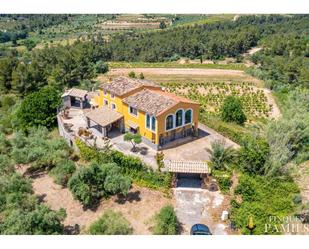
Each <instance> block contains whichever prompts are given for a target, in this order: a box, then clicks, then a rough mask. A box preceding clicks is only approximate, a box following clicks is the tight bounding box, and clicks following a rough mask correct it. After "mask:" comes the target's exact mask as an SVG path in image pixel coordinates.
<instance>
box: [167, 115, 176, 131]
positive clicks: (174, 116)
mask: <svg viewBox="0 0 309 249" xmlns="http://www.w3.org/2000/svg"><path fill="white" fill-rule="evenodd" d="M169 116H172V117H173V127H172V128H171V129H167V126H166V120H167V118H168V117H169ZM175 122H176V115H175V114H174V113H169V114H167V115H166V116H165V119H164V126H165V131H171V130H174V129H175V125H176V123H175Z"/></svg>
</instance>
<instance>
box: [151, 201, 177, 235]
mask: <svg viewBox="0 0 309 249" xmlns="http://www.w3.org/2000/svg"><path fill="white" fill-rule="evenodd" d="M178 232H179V222H178V220H177V216H176V213H175V211H174V208H173V207H172V206H165V207H163V208H161V210H160V212H159V213H158V214H156V215H155V225H154V230H153V233H154V234H157V235H175V234H178Z"/></svg>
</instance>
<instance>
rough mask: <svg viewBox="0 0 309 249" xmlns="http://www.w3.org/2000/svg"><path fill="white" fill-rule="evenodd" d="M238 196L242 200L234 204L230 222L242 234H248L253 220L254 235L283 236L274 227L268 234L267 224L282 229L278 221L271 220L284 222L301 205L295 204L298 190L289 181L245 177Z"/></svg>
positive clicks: (240, 180) (241, 178)
mask: <svg viewBox="0 0 309 249" xmlns="http://www.w3.org/2000/svg"><path fill="white" fill-rule="evenodd" d="M235 193H236V194H238V195H240V196H241V199H242V202H241V203H237V202H236V201H233V202H232V212H231V219H232V220H234V221H235V222H236V225H237V227H238V228H240V230H241V232H242V233H243V234H249V230H248V229H247V228H246V226H247V224H248V219H249V217H250V216H252V217H253V220H254V224H255V225H256V229H254V231H253V232H254V234H278V233H280V232H278V231H276V230H275V229H274V227H273V226H272V228H271V229H268V230H267V231H265V224H271V225H277V226H278V227H280V224H281V222H280V221H279V219H277V220H275V221H274V220H271V219H270V218H271V216H272V217H274V216H276V217H278V218H285V217H286V216H288V215H291V214H293V212H294V211H295V209H296V207H297V205H298V204H295V203H294V199H295V195H297V194H298V193H299V189H298V187H297V185H296V184H295V183H294V182H293V180H292V179H290V178H283V177H281V178H275V177H272V178H266V177H264V176H256V175H253V176H250V175H248V174H242V175H241V177H240V179H239V184H238V186H237V188H236V191H235Z"/></svg>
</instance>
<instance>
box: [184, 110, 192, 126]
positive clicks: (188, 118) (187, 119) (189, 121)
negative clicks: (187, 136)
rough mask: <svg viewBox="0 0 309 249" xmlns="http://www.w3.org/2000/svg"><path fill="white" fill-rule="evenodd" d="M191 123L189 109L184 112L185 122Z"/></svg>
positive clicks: (190, 111)
mask: <svg viewBox="0 0 309 249" xmlns="http://www.w3.org/2000/svg"><path fill="white" fill-rule="evenodd" d="M190 123H192V110H191V109H189V110H187V111H186V114H185V124H190Z"/></svg>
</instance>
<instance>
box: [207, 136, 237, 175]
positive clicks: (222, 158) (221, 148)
mask: <svg viewBox="0 0 309 249" xmlns="http://www.w3.org/2000/svg"><path fill="white" fill-rule="evenodd" d="M207 151H208V152H209V154H210V161H211V165H212V168H213V169H215V170H225V169H227V168H228V165H229V164H231V163H232V162H233V160H234V158H235V157H236V151H235V150H234V149H233V148H232V147H226V146H225V143H224V141H214V142H213V143H211V150H209V149H207Z"/></svg>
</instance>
